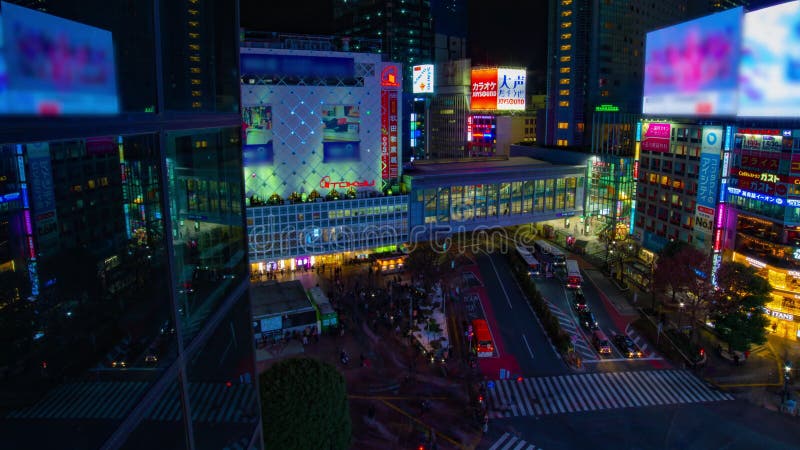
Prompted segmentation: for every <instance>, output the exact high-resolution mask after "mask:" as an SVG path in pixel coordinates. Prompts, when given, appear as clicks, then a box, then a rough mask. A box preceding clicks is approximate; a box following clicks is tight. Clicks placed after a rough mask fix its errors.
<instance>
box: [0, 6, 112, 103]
mask: <svg viewBox="0 0 800 450" xmlns="http://www.w3.org/2000/svg"><path fill="white" fill-rule="evenodd" d="M0 22H2V23H0V33H2V36H0V115H50V116H53V115H69V114H76V115H88V114H117V113H118V112H119V100H118V94H117V79H116V67H115V62H114V45H113V42H112V39H111V32H109V31H105V30H101V29H99V28H94V27H90V26H87V25H82V24H80V23H77V22H73V21H70V20H66V19H62V18H59V17H55V16H51V15H49V14H45V13H42V12H39V11H34V10H30V9H27V8H23V7H20V6H17V5H14V4H11V3H6V2H1V3H0Z"/></svg>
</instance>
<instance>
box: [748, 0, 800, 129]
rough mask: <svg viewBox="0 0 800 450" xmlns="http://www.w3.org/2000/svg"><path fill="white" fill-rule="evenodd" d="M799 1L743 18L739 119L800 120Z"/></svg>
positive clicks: (752, 13)
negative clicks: (771, 118)
mask: <svg viewBox="0 0 800 450" xmlns="http://www.w3.org/2000/svg"><path fill="white" fill-rule="evenodd" d="M798 49H800V1H794V2H789V3H784V4H781V5H777V6H773V7H770V8H765V9H761V10H758V11H754V12H750V13H747V14H745V16H744V31H743V37H742V60H741V64H740V68H739V70H740V73H739V78H740V82H739V115H740V116H744V117H797V116H800V109H798V107H797V105H798V104H799V103H800V52H798Z"/></svg>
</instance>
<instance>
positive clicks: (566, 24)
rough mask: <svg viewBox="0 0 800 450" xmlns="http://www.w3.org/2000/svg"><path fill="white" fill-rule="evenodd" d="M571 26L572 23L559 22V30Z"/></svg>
mask: <svg viewBox="0 0 800 450" xmlns="http://www.w3.org/2000/svg"><path fill="white" fill-rule="evenodd" d="M571 26H572V22H561V28H569V27H571Z"/></svg>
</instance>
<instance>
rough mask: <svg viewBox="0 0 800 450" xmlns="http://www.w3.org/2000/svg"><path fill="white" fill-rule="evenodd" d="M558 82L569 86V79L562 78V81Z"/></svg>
mask: <svg viewBox="0 0 800 450" xmlns="http://www.w3.org/2000/svg"><path fill="white" fill-rule="evenodd" d="M558 82H559V83H560V84H569V78H562V79H560V80H558Z"/></svg>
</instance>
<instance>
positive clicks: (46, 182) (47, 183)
mask: <svg viewBox="0 0 800 450" xmlns="http://www.w3.org/2000/svg"><path fill="white" fill-rule="evenodd" d="M27 150H28V182H29V187H30V193H31V196H32V199H33V208H32V209H33V211H32V213H33V218H34V225H35V227H36V230H35V231H36V233H35V234H36V239H37V241H38V243H39V247H41V246H47V247H49V246H51V245H52V244H53V243H54V242H55V241H57V240H58V220H57V219H58V218H57V217H56V197H55V191H54V189H53V169H52V166H51V165H50V145H49V144H48V143H47V142H38V143H33V144H28V145H27Z"/></svg>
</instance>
